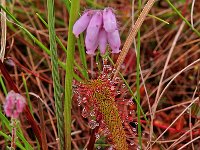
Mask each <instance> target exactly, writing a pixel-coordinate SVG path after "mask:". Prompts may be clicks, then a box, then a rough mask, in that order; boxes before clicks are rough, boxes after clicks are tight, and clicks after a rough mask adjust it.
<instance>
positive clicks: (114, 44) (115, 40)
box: [107, 30, 121, 53]
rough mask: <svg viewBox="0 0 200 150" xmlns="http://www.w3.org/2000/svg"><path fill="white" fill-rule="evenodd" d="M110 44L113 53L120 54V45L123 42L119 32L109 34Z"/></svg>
mask: <svg viewBox="0 0 200 150" xmlns="http://www.w3.org/2000/svg"><path fill="white" fill-rule="evenodd" d="M107 36H108V43H109V45H110V48H111V49H112V53H119V52H120V50H119V48H120V45H121V40H120V35H119V31H118V30H115V31H114V32H108V33H107Z"/></svg>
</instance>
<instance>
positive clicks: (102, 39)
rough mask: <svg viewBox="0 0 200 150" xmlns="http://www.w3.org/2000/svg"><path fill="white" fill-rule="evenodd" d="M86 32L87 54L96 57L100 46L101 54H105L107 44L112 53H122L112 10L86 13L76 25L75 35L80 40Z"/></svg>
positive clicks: (106, 9) (74, 27)
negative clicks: (80, 36)
mask: <svg viewBox="0 0 200 150" xmlns="http://www.w3.org/2000/svg"><path fill="white" fill-rule="evenodd" d="M85 30H86V37H85V46H86V49H87V51H86V53H87V54H90V55H95V50H96V49H97V47H98V46H99V49H100V52H101V54H105V52H106V47H107V43H109V46H110V48H111V49H112V53H119V52H120V50H119V48H120V45H121V40H120V35H119V31H118V29H117V21H116V17H115V14H114V13H113V10H112V8H105V9H104V10H88V11H87V12H85V13H84V14H83V15H82V16H81V17H80V18H79V19H78V20H77V21H76V23H75V24H74V26H73V33H74V35H75V36H76V37H77V38H78V36H79V34H80V33H82V32H83V31H85Z"/></svg>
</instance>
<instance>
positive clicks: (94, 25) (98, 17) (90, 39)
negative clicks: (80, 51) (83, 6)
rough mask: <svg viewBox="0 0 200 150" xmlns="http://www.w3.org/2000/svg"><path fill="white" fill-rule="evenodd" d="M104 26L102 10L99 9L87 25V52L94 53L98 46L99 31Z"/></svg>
mask: <svg viewBox="0 0 200 150" xmlns="http://www.w3.org/2000/svg"><path fill="white" fill-rule="evenodd" d="M101 27H102V12H101V11H97V12H96V13H95V14H94V15H93V17H92V19H91V20H90V23H89V25H88V27H87V31H86V37H85V46H86V49H87V54H94V51H95V49H97V46H98V36H99V31H100V29H101Z"/></svg>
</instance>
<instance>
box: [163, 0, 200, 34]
mask: <svg viewBox="0 0 200 150" xmlns="http://www.w3.org/2000/svg"><path fill="white" fill-rule="evenodd" d="M166 1H167V3H168V4H169V5H170V7H171V8H172V9H173V10H174V11H175V12H176V13H177V14H178V15H179V17H181V19H183V21H185V23H186V24H187V25H188V26H189V27H190V28H191V29H192V30H193V31H194V32H195V33H196V34H197V35H198V36H199V37H200V32H199V31H197V30H196V29H195V28H193V27H192V25H191V24H190V23H189V21H188V20H187V19H186V18H185V17H184V16H183V15H182V14H181V12H180V11H178V9H176V7H175V6H174V5H173V4H172V3H171V2H170V0H166Z"/></svg>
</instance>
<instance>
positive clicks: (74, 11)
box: [64, 0, 80, 150]
mask: <svg viewBox="0 0 200 150" xmlns="http://www.w3.org/2000/svg"><path fill="white" fill-rule="evenodd" d="M79 6H80V0H73V1H72V2H71V9H70V18H69V30H68V43H67V60H66V75H65V100H64V124H65V132H64V133H65V145H66V147H65V148H66V149H69V150H70V149H71V100H72V80H73V66H74V51H75V36H74V35H73V33H72V28H73V25H74V23H75V21H76V19H77V17H78V12H79Z"/></svg>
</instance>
